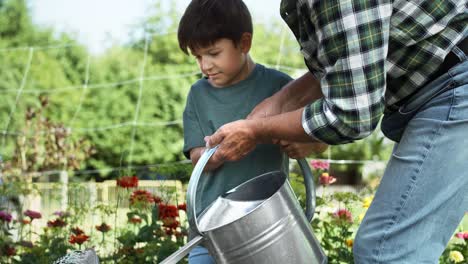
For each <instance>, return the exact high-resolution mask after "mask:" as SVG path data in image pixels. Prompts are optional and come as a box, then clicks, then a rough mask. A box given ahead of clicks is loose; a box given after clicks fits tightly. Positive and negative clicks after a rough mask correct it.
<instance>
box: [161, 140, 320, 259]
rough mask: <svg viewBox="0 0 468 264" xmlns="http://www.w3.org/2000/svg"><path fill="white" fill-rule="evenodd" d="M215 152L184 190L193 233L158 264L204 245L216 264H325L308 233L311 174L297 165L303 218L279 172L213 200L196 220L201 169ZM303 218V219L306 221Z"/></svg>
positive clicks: (202, 161)
mask: <svg viewBox="0 0 468 264" xmlns="http://www.w3.org/2000/svg"><path fill="white" fill-rule="evenodd" d="M216 149H217V147H214V148H212V149H209V150H207V151H205V153H204V154H203V155H202V156H201V157H200V159H199V161H198V163H197V164H196V166H195V168H194V170H193V172H192V175H191V177H190V182H189V186H188V194H187V210H190V212H191V213H192V217H191V219H190V225H191V226H192V228H193V229H194V230H195V231H196V232H197V233H198V236H196V237H195V238H193V239H192V240H191V241H190V242H189V243H187V244H186V245H184V246H183V247H182V248H180V249H179V250H178V251H176V252H175V253H173V254H172V255H171V256H169V257H168V258H166V259H165V260H164V261H163V262H161V264H175V263H177V262H178V261H180V260H181V259H182V258H183V257H184V256H186V255H187V254H188V253H189V252H190V251H191V250H192V249H193V248H194V247H195V246H197V245H199V244H203V245H204V246H205V247H207V248H208V251H209V252H210V254H211V255H212V256H213V257H214V258H215V260H216V263H218V264H275V263H278V264H284V263H288V264H306V263H307V264H315V263H320V264H322V263H323V264H326V263H327V257H326V255H325V254H324V252H323V250H322V248H321V247H320V244H319V242H318V241H317V239H316V238H315V236H314V234H313V233H312V230H311V226H310V221H311V220H312V217H313V215H314V212H315V188H314V183H313V178H312V172H311V171H310V168H309V166H308V164H307V162H306V160H304V159H300V160H298V163H299V166H300V167H301V170H302V173H303V176H304V183H305V186H306V199H307V200H306V212H305V215H304V212H303V211H302V208H301V206H300V204H299V202H298V201H297V198H296V196H295V194H294V192H293V190H292V188H291V186H290V184H289V181H288V180H287V176H286V175H285V174H284V173H283V172H279V171H275V172H269V173H266V174H262V175H260V176H257V177H255V178H253V179H251V180H249V181H247V182H245V183H243V184H241V185H239V186H237V187H235V188H234V189H232V190H230V191H228V192H227V193H225V194H224V195H222V196H220V197H218V199H216V200H215V201H214V202H213V203H212V204H211V205H210V206H208V208H206V209H205V210H204V211H203V212H202V213H201V214H200V219H197V216H196V210H195V208H196V206H195V201H196V199H195V197H196V190H197V186H198V180H199V178H200V175H201V174H202V171H203V168H204V167H205V165H206V163H207V162H208V160H209V159H210V157H211V156H212V155H213V154H214V152H215V151H216ZM306 215H307V217H306Z"/></svg>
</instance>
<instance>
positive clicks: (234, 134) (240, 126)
mask: <svg viewBox="0 0 468 264" xmlns="http://www.w3.org/2000/svg"><path fill="white" fill-rule="evenodd" d="M257 129H258V122H257V121H254V120H238V121H235V122H232V123H228V124H225V125H224V126H222V127H220V128H219V129H218V130H217V131H216V132H215V133H214V134H213V135H211V136H209V137H205V142H206V145H207V147H214V146H216V145H218V144H221V145H220V147H219V148H218V150H217V151H216V152H215V154H214V155H213V157H212V158H214V159H216V160H221V161H223V162H224V161H237V160H240V159H242V158H243V157H245V156H246V155H247V154H248V153H249V152H251V151H252V150H254V149H255V147H256V145H257V144H258V143H260V140H261V139H260V137H259V136H258V135H257V134H256V133H257V132H256V131H258V130H257Z"/></svg>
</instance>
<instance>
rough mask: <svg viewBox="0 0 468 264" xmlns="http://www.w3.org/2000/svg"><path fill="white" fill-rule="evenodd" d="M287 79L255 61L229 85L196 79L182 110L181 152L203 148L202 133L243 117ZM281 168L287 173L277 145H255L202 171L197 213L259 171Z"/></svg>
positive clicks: (285, 162)
mask: <svg viewBox="0 0 468 264" xmlns="http://www.w3.org/2000/svg"><path fill="white" fill-rule="evenodd" d="M289 81H291V77H289V76H288V75H286V74H284V73H282V72H279V71H276V70H273V69H269V68H266V67H264V66H262V65H260V64H256V67H255V69H254V70H253V71H252V73H251V74H250V75H249V77H247V78H246V79H245V80H242V81H240V82H238V83H236V84H234V85H232V86H228V87H223V88H216V87H213V86H212V85H211V84H210V83H209V82H208V80H207V79H200V80H199V81H197V82H196V83H195V84H194V85H193V86H192V87H191V89H190V92H189V95H188V98H187V104H186V106H185V110H184V117H183V121H184V150H183V151H184V154H185V156H186V157H187V158H190V150H191V149H193V148H196V147H204V146H205V141H204V140H203V138H204V137H205V136H209V135H212V134H213V133H214V132H215V131H216V130H217V129H218V128H219V127H221V126H222V125H224V124H226V123H229V122H232V121H236V120H239V119H245V118H246V116H247V115H248V114H249V113H250V112H251V111H252V110H253V108H254V107H255V106H256V105H257V104H259V103H260V102H262V101H263V100H264V99H265V98H267V97H270V96H272V95H273V94H274V93H276V92H277V91H279V90H280V89H281V88H282V87H283V86H284V85H285V84H287V83H288V82H289ZM277 170H281V171H284V172H285V173H288V158H287V156H286V155H285V154H284V153H282V152H281V151H280V148H279V147H278V146H277V145H267V144H262V145H258V146H257V147H256V149H255V150H254V151H252V152H251V153H250V154H248V155H247V156H246V157H245V158H243V159H242V160H239V161H236V162H226V163H224V164H223V165H222V166H221V167H219V168H218V169H216V170H214V171H212V172H208V173H204V174H203V175H201V177H200V181H199V183H198V189H197V199H196V204H197V215H198V214H199V213H200V212H201V211H203V210H204V209H205V208H206V207H207V206H208V205H210V204H211V203H212V202H213V201H214V200H215V199H216V198H217V197H218V196H220V195H222V194H224V193H225V192H226V191H228V190H230V189H232V188H234V187H236V186H238V185H239V184H241V183H244V182H245V181H247V180H250V179H252V178H254V177H255V176H258V175H261V174H263V173H267V172H271V171H277Z"/></svg>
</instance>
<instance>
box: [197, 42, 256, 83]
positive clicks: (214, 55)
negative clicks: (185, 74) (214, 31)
mask: <svg viewBox="0 0 468 264" xmlns="http://www.w3.org/2000/svg"><path fill="white" fill-rule="evenodd" d="M250 42H251V38H250V37H248V41H246V40H245V38H244V37H243V39H242V40H241V41H240V43H239V45H234V42H233V41H232V40H230V39H224V38H223V39H220V40H218V41H216V42H215V43H214V44H213V45H210V46H207V47H203V48H198V49H195V50H192V51H191V52H192V54H193V56H194V57H195V58H196V59H197V63H198V66H199V67H200V70H201V71H202V73H203V74H204V75H205V76H207V77H208V80H209V82H210V83H211V84H212V85H213V86H215V87H226V86H229V85H233V84H235V83H237V82H239V81H242V80H244V79H245V78H247V76H248V74H249V73H250V72H249V69H248V66H247V53H248V51H249V49H250ZM246 43H248V45H247V44H246Z"/></svg>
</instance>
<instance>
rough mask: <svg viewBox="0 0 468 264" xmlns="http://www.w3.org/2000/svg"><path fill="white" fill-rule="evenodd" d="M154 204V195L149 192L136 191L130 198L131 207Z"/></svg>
mask: <svg viewBox="0 0 468 264" xmlns="http://www.w3.org/2000/svg"><path fill="white" fill-rule="evenodd" d="M150 203H154V197H153V195H152V194H151V193H150V192H148V191H147V190H135V191H133V193H132V195H131V196H130V205H135V204H141V205H146V204H150Z"/></svg>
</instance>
